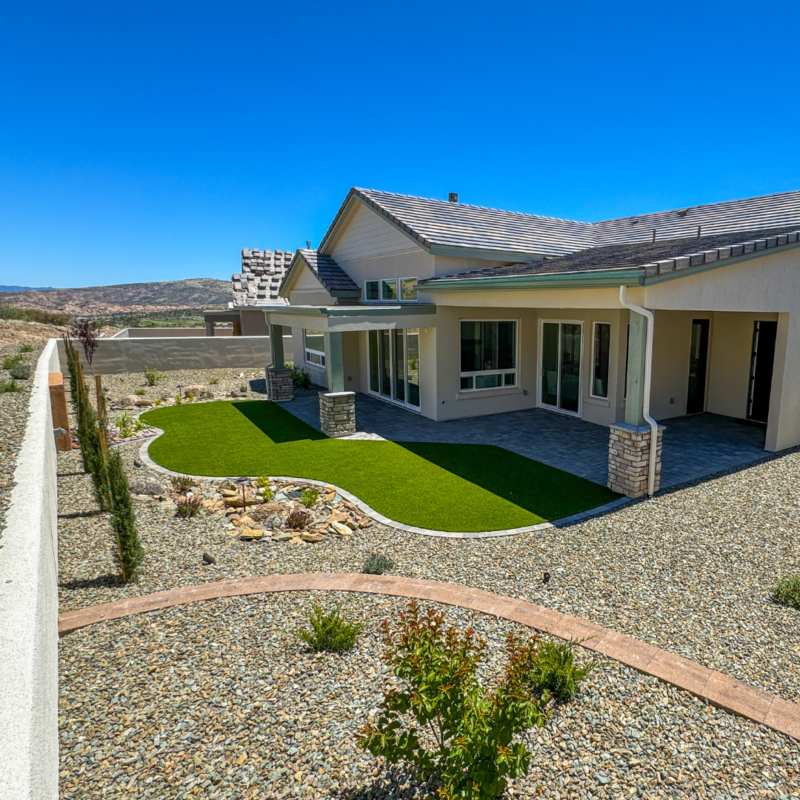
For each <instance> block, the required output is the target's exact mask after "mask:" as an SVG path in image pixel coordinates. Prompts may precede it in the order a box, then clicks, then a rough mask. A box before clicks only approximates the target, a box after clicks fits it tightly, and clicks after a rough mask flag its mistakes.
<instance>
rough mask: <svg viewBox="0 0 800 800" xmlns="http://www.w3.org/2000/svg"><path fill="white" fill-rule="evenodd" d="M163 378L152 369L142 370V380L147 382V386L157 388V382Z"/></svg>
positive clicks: (161, 374)
mask: <svg viewBox="0 0 800 800" xmlns="http://www.w3.org/2000/svg"><path fill="white" fill-rule="evenodd" d="M163 377H164V374H163V373H162V372H156V370H154V369H148V368H147V367H145V368H144V379H145V380H146V381H147V385H148V386H157V385H158V382H159V381H160V380H161V379H162V378H163Z"/></svg>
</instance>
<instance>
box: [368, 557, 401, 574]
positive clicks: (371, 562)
mask: <svg viewBox="0 0 800 800" xmlns="http://www.w3.org/2000/svg"><path fill="white" fill-rule="evenodd" d="M394 567H395V564H394V561H392V559H391V558H389V556H385V555H384V554H383V553H370V554H369V555H368V556H367V557H366V558H365V559H364V563H363V564H362V565H361V571H362V572H363V573H364V574H365V575H383V573H384V572H390V571H391V570H393V569H394Z"/></svg>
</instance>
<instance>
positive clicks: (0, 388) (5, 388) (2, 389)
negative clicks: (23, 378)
mask: <svg viewBox="0 0 800 800" xmlns="http://www.w3.org/2000/svg"><path fill="white" fill-rule="evenodd" d="M24 391H25V390H24V389H23V388H22V387H21V386H20V385H19V384H18V383H17V382H16V381H15V380H14V379H13V378H12V379H11V380H10V381H0V394H5V393H6V392H24Z"/></svg>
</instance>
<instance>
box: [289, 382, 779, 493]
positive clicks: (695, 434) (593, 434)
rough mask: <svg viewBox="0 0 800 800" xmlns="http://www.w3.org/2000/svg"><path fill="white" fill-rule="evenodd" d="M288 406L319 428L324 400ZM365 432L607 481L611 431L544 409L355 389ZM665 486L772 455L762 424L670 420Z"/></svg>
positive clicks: (701, 417)
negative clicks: (440, 413) (418, 407)
mask: <svg viewBox="0 0 800 800" xmlns="http://www.w3.org/2000/svg"><path fill="white" fill-rule="evenodd" d="M282 405H283V407H284V408H285V409H286V410H287V411H290V412H291V413H292V414H294V415H295V416H296V417H298V418H299V419H302V420H303V421H304V422H307V423H308V424H309V425H311V426H312V427H313V428H315V429H316V430H319V402H318V400H317V398H316V397H300V398H297V399H296V400H293V401H292V402H291V403H283V404H282ZM356 424H357V425H358V430H359V433H363V434H371V435H375V436H378V437H380V438H382V439H388V440H390V441H395V442H449V443H455V444H493V445H497V446H498V447H504V448H505V449H506V450H511V451H512V452H514V453H519V454H520V455H523V456H526V457H527V458H532V459H534V460H536V461H541V462H542V463H543V464H547V465H548V466H551V467H556V468H558V469H562V470H564V471H565V472H570V473H572V474H573V475H578V476H580V477H581V478H586V479H588V480H590V481H594V482H595V483H599V484H601V485H603V486H605V485H606V480H607V476H608V429H607V428H604V427H602V426H600V425H593V424H592V423H590V422H584V421H583V420H580V419H576V418H574V417H568V416H564V415H563V414H555V413H553V412H551V411H544V410H543V409H540V408H534V409H529V410H527V411H513V412H510V413H506V414H492V415H491V416H486V417H471V418H469V419H459V420H450V421H448V422H434V421H433V420H430V419H428V418H427V417H422V416H420V415H419V414H416V413H414V412H412V411H407V410H405V409H403V408H400V407H398V406H394V405H392V404H390V403H386V402H384V401H382V400H378V399H376V398H374V397H370V396H368V395H364V394H359V395H356ZM664 424H665V425H666V428H667V429H666V431H665V433H664V451H663V455H662V467H661V487H662V489H667V488H669V487H671V486H676V485H678V484H681V483H685V482H686V481H691V480H696V479H698V478H702V477H704V476H706V475H713V474H715V473H718V472H723V471H725V470H729V469H733V468H736V467H740V466H744V465H746V464H751V463H753V462H756V461H759V460H761V459H763V458H765V457H767V456H768V454H767V453H765V452H764V436H765V431H764V428H762V427H758V426H751V425H747V424H743V423H742V422H737V421H736V420H732V419H731V418H729V417H721V416H718V415H716V414H698V415H696V416H692V417H677V418H676V419H670V420H666V421H665V422H664Z"/></svg>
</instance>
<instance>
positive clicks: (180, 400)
mask: <svg viewBox="0 0 800 800" xmlns="http://www.w3.org/2000/svg"><path fill="white" fill-rule="evenodd" d="M182 402H183V398H182V397H181V396H180V395H179V394H176V395H175V405H176V406H179V405H180V404H181V403H182Z"/></svg>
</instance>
